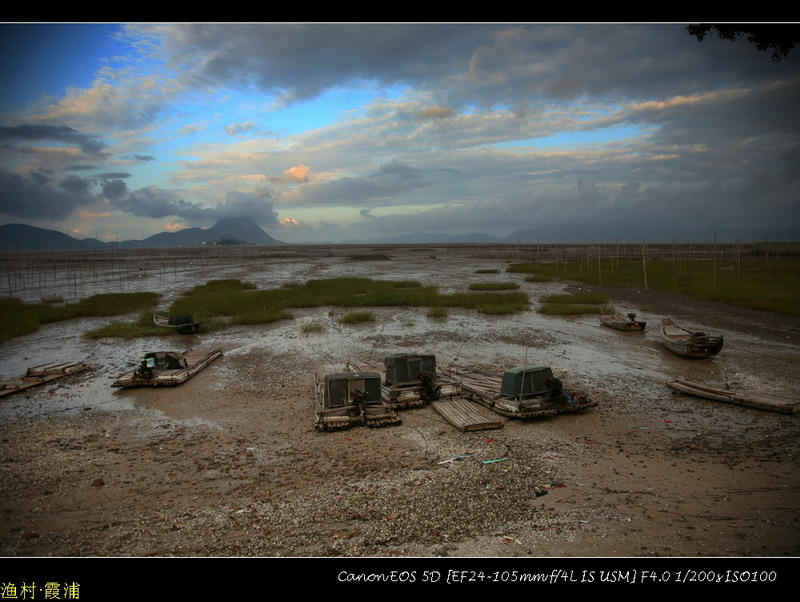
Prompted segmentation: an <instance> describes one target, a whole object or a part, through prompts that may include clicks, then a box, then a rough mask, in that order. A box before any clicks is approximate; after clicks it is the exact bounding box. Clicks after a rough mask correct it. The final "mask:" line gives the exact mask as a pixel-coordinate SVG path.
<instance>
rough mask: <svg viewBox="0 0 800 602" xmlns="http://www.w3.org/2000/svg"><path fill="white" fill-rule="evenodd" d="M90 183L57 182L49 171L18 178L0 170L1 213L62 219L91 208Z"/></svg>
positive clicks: (71, 179)
mask: <svg viewBox="0 0 800 602" xmlns="http://www.w3.org/2000/svg"><path fill="white" fill-rule="evenodd" d="M92 186H93V183H92V181H91V180H86V179H84V178H80V177H78V176H67V177H66V178H61V179H57V178H55V177H53V174H52V173H51V172H49V171H48V170H38V171H34V172H31V173H30V174H27V175H26V176H21V175H19V174H15V173H11V172H8V171H5V170H0V213H2V214H5V215H8V216H12V217H15V218H27V219H39V218H50V219H61V218H65V217H68V216H69V215H70V214H71V213H72V212H73V211H74V210H75V209H77V208H78V207H80V206H82V205H91V204H92V203H94V202H95V200H96V199H95V198H94V196H93V195H92V193H91V188H92Z"/></svg>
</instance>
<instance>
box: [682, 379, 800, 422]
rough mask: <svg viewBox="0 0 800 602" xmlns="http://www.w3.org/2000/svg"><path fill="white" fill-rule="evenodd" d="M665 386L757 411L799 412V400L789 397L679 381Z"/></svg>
mask: <svg viewBox="0 0 800 602" xmlns="http://www.w3.org/2000/svg"><path fill="white" fill-rule="evenodd" d="M667 386H668V387H669V388H670V389H674V390H675V391H679V392H681V393H686V394H687V395H693V396H695V397H702V398H705V399H713V400H715V401H722V402H725V403H732V404H735V405H740V406H746V407H749V408H756V409H759V410H768V411H770V412H782V413H784V414H796V413H797V412H800V399H791V398H789V397H780V396H777V395H767V394H764V393H750V392H747V391H733V390H731V389H720V388H718V387H711V386H708V385H704V384H701V383H695V382H692V381H688V380H680V379H678V380H671V381H669V382H667Z"/></svg>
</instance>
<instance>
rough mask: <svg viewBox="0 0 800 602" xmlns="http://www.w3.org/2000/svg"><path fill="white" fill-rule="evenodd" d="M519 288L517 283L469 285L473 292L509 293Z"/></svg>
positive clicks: (476, 283)
mask: <svg viewBox="0 0 800 602" xmlns="http://www.w3.org/2000/svg"><path fill="white" fill-rule="evenodd" d="M518 288H519V284H517V283H516V282H473V283H472V284H470V285H469V290H471V291H508V290H514V289H518Z"/></svg>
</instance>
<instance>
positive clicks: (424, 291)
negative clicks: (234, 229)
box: [169, 278, 528, 324]
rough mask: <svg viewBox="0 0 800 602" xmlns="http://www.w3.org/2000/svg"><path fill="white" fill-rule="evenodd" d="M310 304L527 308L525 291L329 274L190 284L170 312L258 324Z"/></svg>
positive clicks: (490, 309)
mask: <svg viewBox="0 0 800 602" xmlns="http://www.w3.org/2000/svg"><path fill="white" fill-rule="evenodd" d="M311 307H337V308H348V309H356V308H360V307H364V308H367V307H429V308H435V307H463V308H465V309H475V310H477V311H479V312H482V313H492V314H497V313H513V312H516V311H522V310H524V309H526V308H527V307H528V297H527V295H525V294H524V293H501V292H480V293H455V294H451V295H443V294H440V293H439V292H438V290H437V289H436V287H433V286H422V285H421V284H420V283H419V282H417V281H415V280H401V281H389V280H372V279H369V278H330V279H324V280H309V281H308V282H306V283H305V284H303V285H299V286H292V287H289V288H286V287H281V288H278V289H269V290H254V289H251V288H249V287H242V286H239V285H238V284H237V282H236V281H227V282H226V284H225V285H213V286H206V285H203V286H201V287H195V288H194V289H192V290H190V291H189V292H188V293H187V294H186V295H184V296H183V297H181V298H179V299H177V300H176V301H175V302H174V303H173V304H172V306H171V307H170V312H169V313H171V314H191V315H193V316H194V318H195V320H198V321H205V320H206V319H207V318H209V317H220V316H225V317H227V318H228V319H230V320H231V321H232V322H234V323H236V324H248V323H249V324H262V323H266V322H270V321H274V320H275V319H287V318H290V317H291V314H290V313H287V312H289V310H290V309H300V308H311ZM282 312H283V313H282Z"/></svg>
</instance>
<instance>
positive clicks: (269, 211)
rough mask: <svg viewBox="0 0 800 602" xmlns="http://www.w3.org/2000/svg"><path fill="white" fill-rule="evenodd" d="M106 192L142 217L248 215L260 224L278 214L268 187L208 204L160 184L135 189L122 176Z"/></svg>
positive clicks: (117, 203)
mask: <svg viewBox="0 0 800 602" xmlns="http://www.w3.org/2000/svg"><path fill="white" fill-rule="evenodd" d="M103 196H104V197H105V198H106V199H108V200H109V201H110V202H111V203H112V204H113V205H114V206H115V207H117V208H119V209H121V210H123V211H125V212H127V213H131V214H133V215H137V216H139V217H151V218H164V217H173V216H174V217H179V218H182V219H184V220H187V221H190V222H195V223H208V222H214V221H217V220H220V219H223V218H226V217H249V218H250V219H252V220H254V221H257V222H259V223H261V224H273V223H277V221H278V214H277V212H276V211H274V209H273V202H272V195H271V193H270V191H268V190H262V191H256V192H250V193H244V192H236V191H231V192H228V193H227V195H226V197H225V201H224V202H222V203H220V204H218V205H216V206H214V207H205V206H203V205H200V204H198V203H193V202H190V201H186V200H184V199H183V198H182V196H181V195H180V194H179V193H176V192H174V191H171V190H161V189H158V188H142V189H139V190H135V191H132V192H129V191H128V188H127V185H126V184H125V182H123V181H122V180H112V181H109V182H107V183H106V184H104V185H103Z"/></svg>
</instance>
